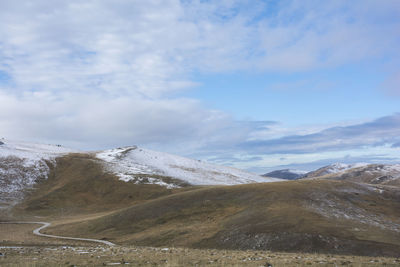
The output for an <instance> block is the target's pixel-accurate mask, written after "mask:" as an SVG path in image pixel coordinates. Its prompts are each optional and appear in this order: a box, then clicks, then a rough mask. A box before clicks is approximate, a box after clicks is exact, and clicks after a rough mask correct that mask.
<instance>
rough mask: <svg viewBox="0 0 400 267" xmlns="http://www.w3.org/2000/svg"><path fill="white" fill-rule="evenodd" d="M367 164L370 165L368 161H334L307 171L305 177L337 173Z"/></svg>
mask: <svg viewBox="0 0 400 267" xmlns="http://www.w3.org/2000/svg"><path fill="white" fill-rule="evenodd" d="M367 165H368V163H355V164H346V163H334V164H331V165H328V166H325V167H322V168H319V169H318V170H315V171H311V172H309V173H307V174H306V175H305V176H304V177H306V178H313V177H319V176H324V175H328V174H336V173H341V172H345V171H347V170H350V169H353V168H360V167H365V166H367Z"/></svg>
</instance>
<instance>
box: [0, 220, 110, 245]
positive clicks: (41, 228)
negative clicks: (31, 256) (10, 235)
mask: <svg viewBox="0 0 400 267" xmlns="http://www.w3.org/2000/svg"><path fill="white" fill-rule="evenodd" d="M0 224H42V226H40V227H39V228H36V229H35V230H33V234H34V235H38V236H44V237H50V238H58V239H67V240H78V241H89V242H96V243H101V244H105V245H108V246H115V244H114V243H111V242H109V241H105V240H99V239H91V238H80V237H67V236H58V235H48V234H42V233H41V232H40V231H41V230H43V229H45V228H47V227H49V226H50V225H51V223H48V222H0Z"/></svg>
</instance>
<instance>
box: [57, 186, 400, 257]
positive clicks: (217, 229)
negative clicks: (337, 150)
mask: <svg viewBox="0 0 400 267" xmlns="http://www.w3.org/2000/svg"><path fill="white" fill-rule="evenodd" d="M399 227H400V192H399V191H398V190H397V189H393V188H390V189H387V190H385V191H379V190H377V189H375V188H374V187H371V186H367V185H362V184H356V183H350V182H344V181H327V180H311V181H310V180H308V181H307V180H304V181H291V182H279V183H267V184H249V185H239V186H221V187H210V188H203V189H198V190H192V191H188V192H183V193H176V194H173V195H169V196H164V197H161V198H158V199H155V200H151V201H147V202H145V203H139V204H136V205H133V206H131V207H129V208H126V209H124V210H120V211H117V212H115V213H113V214H111V215H106V216H103V217H100V218H97V219H94V220H90V221H82V222H78V223H71V224H60V225H58V226H57V227H55V228H53V229H50V230H49V232H53V233H63V234H68V235H78V236H87V237H95V238H100V239H101V238H105V239H109V240H112V241H113V242H116V243H119V244H134V245H150V246H188V247H195V248H224V249H260V250H266V249H267V250H275V251H278V250H279V251H300V252H320V253H343V254H358V255H391V256H400V255H399V254H400V228H399Z"/></svg>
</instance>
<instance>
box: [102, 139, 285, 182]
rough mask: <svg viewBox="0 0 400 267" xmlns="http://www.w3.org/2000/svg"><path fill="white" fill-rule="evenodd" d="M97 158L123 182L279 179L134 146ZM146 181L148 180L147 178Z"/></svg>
mask: <svg viewBox="0 0 400 267" xmlns="http://www.w3.org/2000/svg"><path fill="white" fill-rule="evenodd" d="M97 158H99V159H102V160H104V161H105V162H107V164H106V165H107V167H108V168H109V170H110V171H112V172H114V173H116V174H117V175H118V176H119V177H120V179H121V180H123V181H135V182H142V181H143V180H144V179H142V180H140V181H138V180H137V179H138V177H139V178H140V175H159V176H166V177H172V178H176V179H180V180H182V181H185V182H187V183H189V184H192V185H234V184H245V183H257V182H275V181H281V179H273V178H267V177H261V176H259V175H256V174H252V173H248V172H245V171H241V170H238V169H235V168H230V167H225V166H218V165H214V164H210V163H206V162H203V161H200V160H193V159H188V158H184V157H179V156H174V155H171V154H167V153H162V152H156V151H151V150H147V149H142V148H138V147H136V146H133V147H128V148H117V149H111V150H106V151H102V152H99V153H97ZM147 179H148V178H147ZM150 179H152V180H150V181H147V182H146V183H158V184H160V185H164V186H167V187H172V186H173V185H171V184H169V185H168V184H166V183H165V182H163V181H162V180H161V179H157V178H150Z"/></svg>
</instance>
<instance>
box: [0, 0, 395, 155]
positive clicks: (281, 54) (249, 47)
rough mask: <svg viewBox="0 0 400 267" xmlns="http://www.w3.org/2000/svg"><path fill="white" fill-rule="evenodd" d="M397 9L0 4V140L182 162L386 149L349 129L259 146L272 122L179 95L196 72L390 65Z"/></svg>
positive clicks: (41, 0) (298, 4)
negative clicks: (137, 147)
mask: <svg viewBox="0 0 400 267" xmlns="http://www.w3.org/2000/svg"><path fill="white" fill-rule="evenodd" d="M397 11H399V5H398V1H385V2H384V3H381V2H379V3H378V2H376V1H358V2H357V1H356V2H354V1H352V2H351V3H350V2H348V1H335V2H334V3H329V4H327V3H325V2H318V1H306V2H304V1H279V2H277V4H276V5H275V6H274V5H273V4H272V2H265V3H262V2H260V3H255V2H254V1H214V2H211V1H200V0H197V1H196V0H194V1H178V0H168V1H162V2H160V1H150V0H149V1H123V0H116V1H106V0H98V1H78V0H72V1H50V0H37V1H33V2H32V1H18V2H16V1H1V2H0V36H1V37H0V129H1V130H0V131H1V132H0V133H1V135H5V136H7V137H16V138H21V139H40V140H46V141H48V142H50V141H53V140H54V141H57V142H60V143H64V144H74V143H76V146H80V147H81V146H82V145H83V147H85V148H101V147H104V146H114V145H124V144H132V143H136V144H143V145H144V144H145V145H148V146H157V147H165V150H169V151H174V150H179V149H180V150H181V151H186V152H185V153H188V151H191V150H194V149H199V151H201V152H203V151H204V153H206V152H207V151H208V152H210V151H212V150H215V151H222V150H226V149H228V148H235V149H236V148H238V146H237V144H238V143H239V144H242V145H241V146H239V148H240V149H242V150H245V151H247V150H249V151H250V152H251V153H256V152H257V153H258V152H263V153H280V152H281V151H288V152H290V151H291V152H292V153H302V152H307V151H314V150H321V149H335V147H336V148H337V147H343V146H359V145H362V144H371V143H379V138H378V133H377V132H378V130H377V129H375V130H374V131H375V133H376V135H373V134H371V135H363V134H362V133H355V132H352V131H355V130H352V128H332V129H328V130H326V131H322V132H320V133H318V134H315V135H304V136H287V137H283V138H281V139H273V140H267V141H260V140H259V137H260V134H259V133H260V132H267V133H268V132H269V131H270V128H274V127H272V126H273V123H272V122H244V121H240V122H237V121H235V119H234V118H232V117H231V116H230V115H229V114H226V113H224V112H221V111H218V110H211V109H209V108H206V107H204V106H203V105H202V103H199V101H197V100H195V99H188V98H183V97H181V96H180V95H179V93H180V92H181V91H182V90H188V89H190V88H191V87H193V86H196V84H197V83H196V80H195V79H193V78H192V74H193V73H195V72H201V73H206V74H207V73H221V72H232V71H233V72H235V71H254V70H256V71H262V72H264V71H267V72H268V71H269V72H275V71H284V72H292V71H305V70H309V69H315V68H321V67H332V66H340V65H343V64H348V63H353V62H358V61H361V60H365V59H371V58H375V57H380V58H384V57H386V56H387V55H391V54H392V53H393V51H395V52H396V53H397V50H395V49H396V48H397V47H398V40H397V38H396V36H397V33H398V29H399V28H400V27H399V25H400V24H399V23H400V22H399V20H398V19H396V17H397V16H396V15H397V14H398V12H397ZM375 20H379V21H380V23H379V24H376V23H375ZM289 87H290V86H289ZM375 123H377V122H375ZM364 127H366V126H364ZM385 129H389V128H385ZM393 129H394V127H393ZM332 136H333V137H335V136H343V138H345V137H349V136H350V137H351V138H350V139H351V141H348V140H347V139H345V140H341V141H339V140H338V139H332ZM363 137H368V138H370V139H366V140H363ZM248 139H252V140H253V141H248V142H244V140H248ZM392 139H395V138H394V137H393V138H392ZM332 140H336V141H332ZM332 142H333V143H332ZM335 142H336V143H335ZM167 147H168V148H167Z"/></svg>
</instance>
